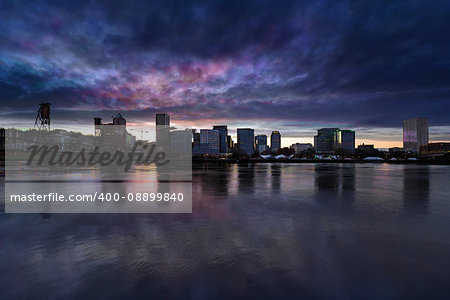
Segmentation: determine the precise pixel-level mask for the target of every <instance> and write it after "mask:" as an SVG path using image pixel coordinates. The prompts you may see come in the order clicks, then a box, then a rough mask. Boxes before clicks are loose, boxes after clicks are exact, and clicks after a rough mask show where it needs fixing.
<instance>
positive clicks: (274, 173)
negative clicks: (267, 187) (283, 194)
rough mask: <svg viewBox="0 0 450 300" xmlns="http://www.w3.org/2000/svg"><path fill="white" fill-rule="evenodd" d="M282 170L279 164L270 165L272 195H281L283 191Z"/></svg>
mask: <svg viewBox="0 0 450 300" xmlns="http://www.w3.org/2000/svg"><path fill="white" fill-rule="evenodd" d="M281 168H282V166H281V165H279V164H271V165H270V178H271V183H272V186H271V191H272V194H279V193H280V191H281Z"/></svg>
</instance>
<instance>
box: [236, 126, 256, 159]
mask: <svg viewBox="0 0 450 300" xmlns="http://www.w3.org/2000/svg"><path fill="white" fill-rule="evenodd" d="M254 143H255V131H254V130H253V129H251V128H238V129H237V148H238V151H239V152H242V153H245V154H247V155H249V156H250V155H252V154H253V153H254V152H255V144H254Z"/></svg>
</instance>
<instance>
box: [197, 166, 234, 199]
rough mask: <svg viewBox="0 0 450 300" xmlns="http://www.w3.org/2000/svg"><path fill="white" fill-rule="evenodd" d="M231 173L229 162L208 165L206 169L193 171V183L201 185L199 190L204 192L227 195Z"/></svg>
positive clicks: (220, 195) (218, 195) (219, 195)
mask: <svg viewBox="0 0 450 300" xmlns="http://www.w3.org/2000/svg"><path fill="white" fill-rule="evenodd" d="M230 173H231V171H230V165H229V164H217V165H208V169H207V170H205V171H200V172H196V171H194V172H193V174H192V181H193V182H192V183H193V185H194V186H195V187H200V191H199V192H200V193H202V194H208V195H215V196H217V197H222V196H227V195H228V190H229V181H230V178H229V176H230Z"/></svg>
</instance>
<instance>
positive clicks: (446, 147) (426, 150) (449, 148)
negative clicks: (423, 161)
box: [420, 143, 450, 155]
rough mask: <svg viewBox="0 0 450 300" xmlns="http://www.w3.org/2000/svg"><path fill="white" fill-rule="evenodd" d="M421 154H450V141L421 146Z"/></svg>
mask: <svg viewBox="0 0 450 300" xmlns="http://www.w3.org/2000/svg"><path fill="white" fill-rule="evenodd" d="M420 154H424V155H428V154H434V155H436V154H450V143H429V144H428V145H423V146H420Z"/></svg>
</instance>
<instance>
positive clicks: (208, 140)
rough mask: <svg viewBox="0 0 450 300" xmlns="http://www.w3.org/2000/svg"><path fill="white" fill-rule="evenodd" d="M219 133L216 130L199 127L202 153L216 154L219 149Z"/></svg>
mask: <svg viewBox="0 0 450 300" xmlns="http://www.w3.org/2000/svg"><path fill="white" fill-rule="evenodd" d="M219 137H220V133H219V131H218V130H211V129H201V130H200V145H201V147H202V151H203V152H204V153H203V154H218V153H219V151H220V141H219Z"/></svg>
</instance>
